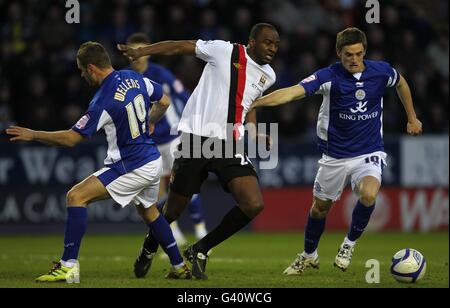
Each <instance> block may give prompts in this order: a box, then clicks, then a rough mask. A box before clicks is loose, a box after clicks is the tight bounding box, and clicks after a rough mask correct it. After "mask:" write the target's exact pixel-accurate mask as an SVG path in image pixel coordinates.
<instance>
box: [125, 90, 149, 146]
mask: <svg viewBox="0 0 450 308" xmlns="http://www.w3.org/2000/svg"><path fill="white" fill-rule="evenodd" d="M125 108H126V109H127V113H128V123H129V124H130V132H131V137H132V138H133V139H136V138H137V137H139V136H140V135H141V131H140V130H139V124H141V128H142V133H143V134H145V132H146V123H145V119H146V118H147V111H146V110H145V100H144V96H142V94H139V95H138V96H136V97H135V98H134V100H133V102H132V103H129V104H128V105H127V106H126V107H125ZM138 120H139V122H140V123H138Z"/></svg>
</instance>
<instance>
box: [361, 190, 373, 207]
mask: <svg viewBox="0 0 450 308" xmlns="http://www.w3.org/2000/svg"><path fill="white" fill-rule="evenodd" d="M376 200H377V194H376V193H375V192H367V191H362V192H361V195H360V198H359V201H360V202H361V203H362V204H363V205H364V206H367V207H371V206H373V205H374V204H375V201H376Z"/></svg>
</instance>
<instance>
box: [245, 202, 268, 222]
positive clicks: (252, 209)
mask: <svg viewBox="0 0 450 308" xmlns="http://www.w3.org/2000/svg"><path fill="white" fill-rule="evenodd" d="M239 207H240V209H241V211H242V212H244V214H245V215H247V216H248V217H249V218H254V217H256V216H258V214H259V213H261V212H262V210H263V209H264V202H262V201H253V202H246V203H242V204H239Z"/></svg>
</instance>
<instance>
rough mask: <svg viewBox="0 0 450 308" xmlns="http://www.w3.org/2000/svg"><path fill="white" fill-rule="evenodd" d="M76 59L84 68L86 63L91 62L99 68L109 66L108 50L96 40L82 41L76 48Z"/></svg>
mask: <svg viewBox="0 0 450 308" xmlns="http://www.w3.org/2000/svg"><path fill="white" fill-rule="evenodd" d="M77 59H78V61H79V62H80V65H81V66H82V67H83V68H86V67H87V66H88V64H93V65H95V66H97V67H98V68H101V69H105V68H109V67H111V60H110V58H109V55H108V52H107V51H106V49H105V47H103V45H102V44H100V43H97V42H92V41H89V42H86V43H83V44H82V45H81V46H80V48H79V49H78V52H77Z"/></svg>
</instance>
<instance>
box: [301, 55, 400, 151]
mask: <svg viewBox="0 0 450 308" xmlns="http://www.w3.org/2000/svg"><path fill="white" fill-rule="evenodd" d="M364 64H365V70H364V72H362V74H354V75H353V74H351V73H349V72H348V71H347V70H346V69H345V68H344V66H343V65H342V63H340V62H339V63H336V64H333V65H331V66H329V67H327V68H324V69H320V70H318V71H317V72H315V73H314V74H313V75H312V76H310V77H308V78H306V79H304V80H303V81H302V82H300V85H302V86H303V87H304V88H305V91H306V95H307V96H311V95H314V94H322V95H323V102H322V105H321V107H320V111H319V117H318V121H317V136H318V140H319V142H318V144H319V148H320V150H321V151H322V153H324V154H326V155H328V156H331V157H334V158H348V157H356V156H359V155H364V154H368V153H372V152H376V151H384V143H383V96H384V93H385V91H386V88H388V87H395V86H396V85H397V84H398V83H399V81H400V75H399V74H398V72H397V71H396V70H395V69H394V68H392V67H391V65H389V64H388V63H386V62H381V61H369V60H366V61H364Z"/></svg>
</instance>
